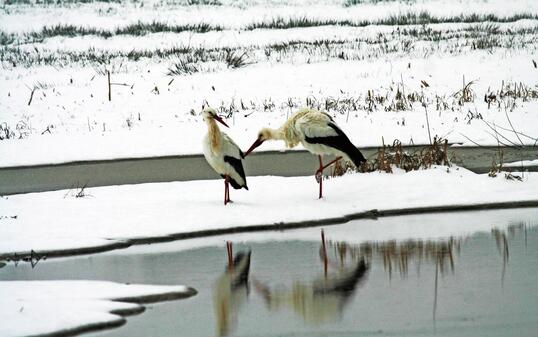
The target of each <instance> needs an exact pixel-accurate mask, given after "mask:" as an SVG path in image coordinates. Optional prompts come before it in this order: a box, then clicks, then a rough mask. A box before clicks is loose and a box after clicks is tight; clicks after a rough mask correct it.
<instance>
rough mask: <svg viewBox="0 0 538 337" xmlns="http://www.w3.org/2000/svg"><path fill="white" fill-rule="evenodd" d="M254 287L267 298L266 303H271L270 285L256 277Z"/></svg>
mask: <svg viewBox="0 0 538 337" xmlns="http://www.w3.org/2000/svg"><path fill="white" fill-rule="evenodd" d="M253 282H254V289H255V290H256V291H257V292H258V293H260V295H262V297H263V299H264V300H265V303H266V304H267V305H269V304H270V303H269V302H271V290H269V287H268V286H267V285H265V284H263V283H261V282H260V281H258V280H256V279H254V280H253Z"/></svg>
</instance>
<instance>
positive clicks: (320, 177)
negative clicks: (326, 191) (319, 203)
mask: <svg viewBox="0 0 538 337" xmlns="http://www.w3.org/2000/svg"><path fill="white" fill-rule="evenodd" d="M318 157H319V169H318V170H317V171H316V180H317V181H318V183H319V199H321V198H323V159H322V158H321V156H318Z"/></svg>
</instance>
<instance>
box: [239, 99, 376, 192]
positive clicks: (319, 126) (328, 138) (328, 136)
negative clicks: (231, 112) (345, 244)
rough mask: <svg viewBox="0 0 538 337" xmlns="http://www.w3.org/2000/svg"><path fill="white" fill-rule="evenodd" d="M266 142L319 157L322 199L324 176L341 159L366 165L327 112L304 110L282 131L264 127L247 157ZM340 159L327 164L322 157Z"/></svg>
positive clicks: (318, 171)
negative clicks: (278, 143)
mask: <svg viewBox="0 0 538 337" xmlns="http://www.w3.org/2000/svg"><path fill="white" fill-rule="evenodd" d="M266 140H283V141H284V142H285V143H286V146H287V147H288V148H292V147H295V146H297V145H298V144H299V143H301V144H302V145H303V146H304V148H305V149H307V150H308V151H310V152H311V153H313V154H317V155H318V156H319V164H320V166H319V169H318V170H317V171H316V179H317V180H318V182H319V197H320V198H321V197H322V190H323V188H322V181H323V177H322V173H323V170H324V169H325V168H326V167H328V166H330V165H331V164H333V163H335V162H337V161H338V160H340V159H341V157H346V158H349V159H350V160H351V161H352V162H353V163H354V164H355V165H356V166H359V165H360V164H361V163H363V162H365V161H366V159H365V158H364V156H363V155H362V153H361V152H360V151H359V150H358V149H357V148H356V147H355V146H354V145H353V144H352V143H351V141H350V140H349V138H348V137H347V136H346V135H345V134H344V132H343V131H342V130H341V129H340V128H339V127H338V126H337V125H336V124H335V123H334V120H333V119H332V118H331V116H329V115H328V114H327V113H325V112H321V111H318V110H315V109H309V108H305V109H301V110H299V111H297V112H296V113H295V114H293V115H292V116H291V117H290V118H289V119H288V120H287V121H286V122H285V123H284V124H283V125H282V126H281V127H280V128H278V129H270V128H263V129H261V130H260V132H259V133H258V138H257V139H256V141H255V142H254V143H253V144H252V146H251V147H250V148H249V149H248V151H247V152H246V153H245V156H246V155H248V154H249V153H250V152H252V151H253V150H254V149H255V148H257V147H258V146H260V145H261V144H262V143H263V142H264V141H266ZM324 154H328V155H335V156H338V157H337V158H336V159H335V160H333V161H332V162H330V163H328V164H327V165H323V161H322V155H324Z"/></svg>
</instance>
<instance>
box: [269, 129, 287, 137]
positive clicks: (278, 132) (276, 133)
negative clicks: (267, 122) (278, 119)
mask: <svg viewBox="0 0 538 337" xmlns="http://www.w3.org/2000/svg"><path fill="white" fill-rule="evenodd" d="M267 131H268V132H269V136H270V139H274V140H285V137H284V130H283V129H282V128H278V129H271V128H267Z"/></svg>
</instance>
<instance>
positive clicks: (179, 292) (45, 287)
mask: <svg viewBox="0 0 538 337" xmlns="http://www.w3.org/2000/svg"><path fill="white" fill-rule="evenodd" d="M194 294H196V291H195V290H194V289H192V288H189V287H186V286H153V285H128V284H119V283H114V282H101V281H71V280H69V281H64V280H62V281H2V282H0V297H1V298H2V305H1V306H0V320H1V321H2V324H1V325H0V335H2V336H13V337H15V336H28V335H32V336H35V335H45V334H46V335H47V336H60V335H61V336H66V335H74V334H77V333H81V332H86V331H93V330H99V329H104V328H110V327H116V326H120V325H123V324H125V322H126V320H125V318H124V316H127V315H133V314H137V313H141V312H143V311H144V307H143V306H142V305H140V304H141V303H153V302H157V301H166V300H173V299H179V298H185V297H189V296H192V295H194Z"/></svg>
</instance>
